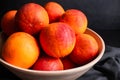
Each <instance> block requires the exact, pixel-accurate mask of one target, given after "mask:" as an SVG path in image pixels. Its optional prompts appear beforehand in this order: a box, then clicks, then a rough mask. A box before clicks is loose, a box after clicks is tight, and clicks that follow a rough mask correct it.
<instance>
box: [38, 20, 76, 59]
mask: <svg viewBox="0 0 120 80" xmlns="http://www.w3.org/2000/svg"><path fill="white" fill-rule="evenodd" d="M39 39H40V44H41V47H42V49H43V50H44V51H45V52H46V54H48V55H49V56H52V57H56V58H59V57H65V56H67V55H69V54H70V53H71V52H72V50H73V48H74V45H75V42H76V37H75V32H74V31H73V30H72V29H71V28H70V27H69V25H68V24H66V23H62V22H56V23H51V24H49V25H48V26H47V27H45V28H43V29H42V30H41V33H40V37H39Z"/></svg>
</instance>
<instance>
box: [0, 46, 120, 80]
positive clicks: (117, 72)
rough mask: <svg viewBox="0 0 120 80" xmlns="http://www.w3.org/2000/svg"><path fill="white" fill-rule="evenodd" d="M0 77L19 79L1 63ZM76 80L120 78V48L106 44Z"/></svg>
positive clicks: (115, 79)
mask: <svg viewBox="0 0 120 80" xmlns="http://www.w3.org/2000/svg"><path fill="white" fill-rule="evenodd" d="M0 79H2V80H21V79H20V78H18V77H17V76H15V75H14V74H12V73H11V72H10V71H9V70H7V69H6V68H4V67H3V66H2V65H0ZM77 80H120V48H117V47H111V46H106V49H105V53H104V55H103V57H102V58H101V60H100V61H99V62H98V63H97V64H95V66H93V68H91V69H90V70H89V71H88V72H87V73H85V74H84V75H83V76H81V77H80V78H78V79H77Z"/></svg>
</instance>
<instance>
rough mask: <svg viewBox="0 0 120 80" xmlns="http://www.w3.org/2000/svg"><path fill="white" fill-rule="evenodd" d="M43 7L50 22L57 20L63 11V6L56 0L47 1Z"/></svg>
mask: <svg viewBox="0 0 120 80" xmlns="http://www.w3.org/2000/svg"><path fill="white" fill-rule="evenodd" d="M44 7H45V9H46V11H47V13H48V15H49V20H50V23H52V22H57V21H59V19H60V17H61V16H62V15H63V14H64V13H65V11H64V9H63V7H62V6H61V5H60V4H59V3H57V2H48V3H46V4H45V6H44Z"/></svg>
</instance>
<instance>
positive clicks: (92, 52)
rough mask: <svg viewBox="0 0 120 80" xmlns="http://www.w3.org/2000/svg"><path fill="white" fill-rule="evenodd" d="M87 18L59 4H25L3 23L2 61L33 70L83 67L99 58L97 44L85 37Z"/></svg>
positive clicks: (3, 20)
mask: <svg viewBox="0 0 120 80" xmlns="http://www.w3.org/2000/svg"><path fill="white" fill-rule="evenodd" d="M87 23H88V20H87V17H86V16H85V14H84V13H83V12H82V11H80V10H77V9H68V10H66V11H65V10H64V8H63V7H62V6H61V5H60V4H59V3H56V2H48V3H46V4H45V5H44V6H41V5H40V4H36V3H26V4H24V5H23V6H21V7H20V9H19V10H10V11H8V12H6V13H5V14H4V16H3V18H2V20H1V28H2V31H3V34H4V36H7V38H6V40H5V43H4V44H3V47H2V58H3V59H4V60H5V61H6V62H8V63H10V64H12V65H15V66H18V67H21V68H26V69H29V68H30V69H33V70H47V71H53V70H54V71H55V70H65V69H71V68H74V67H77V66H81V65H84V64H86V63H88V62H90V61H91V60H93V59H94V58H95V57H96V56H97V55H98V49H99V47H98V43H97V41H96V40H95V39H94V37H92V36H91V35H89V34H86V33H85V31H86V29H87Z"/></svg>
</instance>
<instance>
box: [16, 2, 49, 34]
mask: <svg viewBox="0 0 120 80" xmlns="http://www.w3.org/2000/svg"><path fill="white" fill-rule="evenodd" d="M15 21H16V24H17V26H18V27H19V28H20V30H21V31H24V32H27V33H29V34H32V35H33V34H37V33H38V32H40V30H41V29H42V28H43V27H46V26H47V25H48V24H49V17H48V14H47V11H46V10H45V9H44V8H43V7H42V6H41V5H39V4H35V3H27V4H25V5H23V6H22V7H21V8H20V9H19V10H18V12H17V13H16V16H15Z"/></svg>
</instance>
